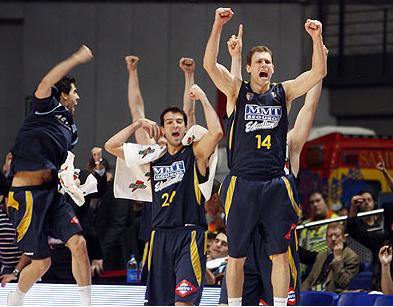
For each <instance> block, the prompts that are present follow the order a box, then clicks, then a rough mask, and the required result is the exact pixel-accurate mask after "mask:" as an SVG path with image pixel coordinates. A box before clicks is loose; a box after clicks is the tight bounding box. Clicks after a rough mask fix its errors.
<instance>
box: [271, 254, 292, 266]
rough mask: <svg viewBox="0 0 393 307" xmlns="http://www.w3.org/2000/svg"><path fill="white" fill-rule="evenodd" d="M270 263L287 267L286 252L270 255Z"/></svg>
mask: <svg viewBox="0 0 393 307" xmlns="http://www.w3.org/2000/svg"><path fill="white" fill-rule="evenodd" d="M272 262H273V264H277V265H288V264H289V261H288V252H286V253H282V254H274V255H272Z"/></svg>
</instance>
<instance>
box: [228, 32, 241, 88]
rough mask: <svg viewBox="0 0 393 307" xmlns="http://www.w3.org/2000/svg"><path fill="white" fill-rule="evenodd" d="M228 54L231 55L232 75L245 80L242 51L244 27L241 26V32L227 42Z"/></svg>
mask: <svg viewBox="0 0 393 307" xmlns="http://www.w3.org/2000/svg"><path fill="white" fill-rule="evenodd" d="M227 45H228V52H229V54H230V55H231V75H232V76H234V77H236V78H238V79H240V80H243V77H242V49H243V25H242V24H240V25H239V32H238V33H237V36H236V35H232V36H231V37H230V38H229V40H228V41H227Z"/></svg>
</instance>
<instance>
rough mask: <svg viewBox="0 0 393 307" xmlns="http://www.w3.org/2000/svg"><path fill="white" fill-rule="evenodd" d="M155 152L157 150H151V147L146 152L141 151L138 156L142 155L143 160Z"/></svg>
mask: <svg viewBox="0 0 393 307" xmlns="http://www.w3.org/2000/svg"><path fill="white" fill-rule="evenodd" d="M153 152H155V149H154V148H151V147H148V148H146V149H144V150H140V151H139V152H138V154H139V155H141V156H142V159H143V158H144V157H146V156H147V155H148V154H151V153H153Z"/></svg>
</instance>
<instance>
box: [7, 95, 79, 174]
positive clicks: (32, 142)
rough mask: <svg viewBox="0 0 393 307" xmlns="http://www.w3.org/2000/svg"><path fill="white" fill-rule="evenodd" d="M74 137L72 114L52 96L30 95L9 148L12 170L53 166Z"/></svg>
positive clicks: (69, 148)
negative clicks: (29, 103)
mask: <svg viewBox="0 0 393 307" xmlns="http://www.w3.org/2000/svg"><path fill="white" fill-rule="evenodd" d="M77 141H78V136H77V129H76V126H75V124H74V122H73V118H72V114H71V112H70V111H68V110H67V109H66V108H65V107H64V106H63V105H61V104H60V103H59V102H58V101H57V100H56V98H55V97H53V96H50V97H47V98H44V99H38V98H36V97H34V99H33V104H32V111H31V112H30V114H29V115H28V116H27V117H26V118H25V120H24V122H23V126H22V128H21V129H20V130H19V132H18V135H17V137H16V140H15V143H14V146H13V148H12V150H11V152H12V155H13V159H12V166H11V169H12V172H13V173H16V172H19V171H36V170H42V169H53V170H57V169H59V168H60V166H61V164H62V163H63V162H64V161H65V159H66V157H67V151H68V150H71V149H72V148H73V147H74V145H75V144H76V143H77Z"/></svg>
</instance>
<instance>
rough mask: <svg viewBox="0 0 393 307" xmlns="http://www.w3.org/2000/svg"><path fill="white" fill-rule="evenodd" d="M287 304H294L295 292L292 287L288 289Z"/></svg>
mask: <svg viewBox="0 0 393 307" xmlns="http://www.w3.org/2000/svg"><path fill="white" fill-rule="evenodd" d="M288 305H296V293H295V289H294V288H289V289H288Z"/></svg>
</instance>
